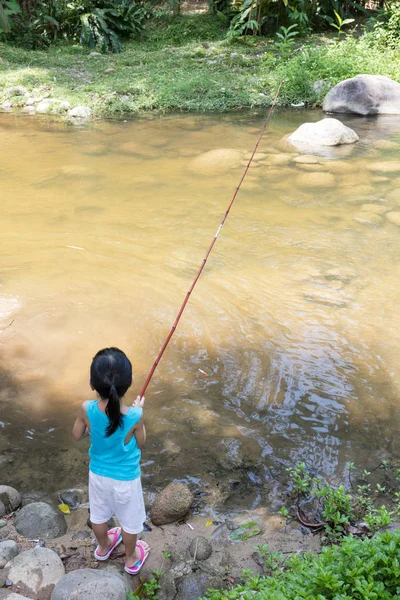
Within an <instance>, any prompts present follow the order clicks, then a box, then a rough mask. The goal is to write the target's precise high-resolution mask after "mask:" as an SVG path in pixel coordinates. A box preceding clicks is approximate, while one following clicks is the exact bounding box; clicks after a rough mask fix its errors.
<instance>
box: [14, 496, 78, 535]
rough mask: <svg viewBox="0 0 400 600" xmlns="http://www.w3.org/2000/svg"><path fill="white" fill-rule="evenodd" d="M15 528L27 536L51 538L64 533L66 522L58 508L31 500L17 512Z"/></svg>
mask: <svg viewBox="0 0 400 600" xmlns="http://www.w3.org/2000/svg"><path fill="white" fill-rule="evenodd" d="M15 529H16V530H17V531H18V533H20V534H21V535H23V536H25V537H27V538H43V539H45V540H52V539H53V538H56V537H60V536H62V535H64V534H65V533H66V531H67V523H66V521H65V517H64V515H63V514H62V513H61V512H60V511H59V510H56V509H55V508H53V507H52V506H50V505H49V504H46V503H45V502H32V504H27V505H26V506H24V507H23V508H21V510H20V511H19V512H18V513H17V515H16V517H15Z"/></svg>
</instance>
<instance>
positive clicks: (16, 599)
mask: <svg viewBox="0 0 400 600" xmlns="http://www.w3.org/2000/svg"><path fill="white" fill-rule="evenodd" d="M3 599H4V600H30V599H29V598H27V597H26V596H21V594H16V593H15V592H10V591H8V590H0V600H3Z"/></svg>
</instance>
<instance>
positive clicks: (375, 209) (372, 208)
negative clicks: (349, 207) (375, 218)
mask: <svg viewBox="0 0 400 600" xmlns="http://www.w3.org/2000/svg"><path fill="white" fill-rule="evenodd" d="M361 210H362V211H363V212H364V213H375V214H376V215H382V214H384V213H385V212H387V211H388V210H389V206H384V205H383V204H363V205H362V206H361Z"/></svg>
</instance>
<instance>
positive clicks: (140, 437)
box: [133, 419, 146, 449]
mask: <svg viewBox="0 0 400 600" xmlns="http://www.w3.org/2000/svg"><path fill="white" fill-rule="evenodd" d="M133 435H134V436H135V438H136V443H137V445H138V448H140V449H142V448H143V446H144V445H145V443H146V428H145V426H144V423H143V421H142V419H140V421H139V423H136V425H135V427H134V428H133Z"/></svg>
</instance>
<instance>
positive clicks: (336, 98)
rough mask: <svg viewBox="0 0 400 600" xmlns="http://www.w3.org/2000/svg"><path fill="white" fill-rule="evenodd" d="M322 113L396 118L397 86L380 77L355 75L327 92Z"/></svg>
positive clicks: (399, 90)
mask: <svg viewBox="0 0 400 600" xmlns="http://www.w3.org/2000/svg"><path fill="white" fill-rule="evenodd" d="M323 110H324V111H325V112H329V113H352V114H356V115H363V116H366V115H398V114H400V84H399V83H397V82H396V81H393V80H392V79H389V77H383V76H382V75H357V76H356V77H353V78H352V79H345V80H344V81H341V82H340V83H338V84H337V85H335V87H334V88H332V89H331V90H330V92H328V94H327V95H326V97H325V100H324V104H323Z"/></svg>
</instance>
